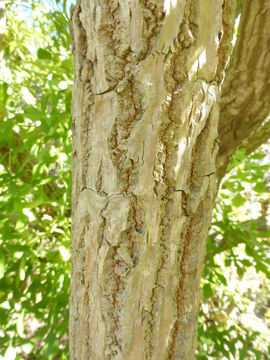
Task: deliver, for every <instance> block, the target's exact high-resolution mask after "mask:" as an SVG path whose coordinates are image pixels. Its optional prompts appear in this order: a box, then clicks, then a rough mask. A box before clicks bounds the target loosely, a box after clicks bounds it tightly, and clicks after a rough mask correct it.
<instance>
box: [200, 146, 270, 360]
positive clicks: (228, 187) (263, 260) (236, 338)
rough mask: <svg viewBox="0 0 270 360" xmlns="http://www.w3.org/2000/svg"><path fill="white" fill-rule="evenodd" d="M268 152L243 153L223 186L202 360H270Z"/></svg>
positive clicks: (206, 285) (207, 278)
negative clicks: (269, 355)
mask: <svg viewBox="0 0 270 360" xmlns="http://www.w3.org/2000/svg"><path fill="white" fill-rule="evenodd" d="M268 150H269V149H268V146H265V147H264V148H262V149H259V150H258V151H257V152H256V153H254V154H252V155H250V156H246V154H245V152H244V151H243V150H240V151H238V152H237V153H236V154H235V156H234V158H233V160H232V162H231V165H230V169H231V171H230V173H229V174H228V175H227V177H226V179H225V181H224V182H223V185H222V189H221V191H220V194H219V198H218V202H217V205H216V209H215V213H214V217H213V222H212V231H211V233H210V236H209V239H208V244H207V256H206V266H205V271H204V278H203V280H202V282H203V295H204V303H203V305H202V311H201V318H200V324H199V340H200V354H199V356H198V359H217V358H220V357H221V356H222V357H221V358H225V359H236V358H237V359H238V358H239V359H267V358H268V354H269V350H270V341H269V339H270V321H269V320H270V318H269V315H268V316H267V305H268V306H269V304H270V296H269V295H268V294H269V290H270V282H269V279H270V276H269V275H270V272H269V269H270V257H269V254H270V251H269V250H270V243H269V236H270V231H269V228H268V227H267V208H268V205H269V200H270V199H269V191H268V192H267V191H266V190H267V189H268V184H267V180H268V179H267V176H268V174H269V169H270V166H269V161H268V163H265V162H266V161H267V160H266V161H265V159H267V153H268V152H269V151H268ZM250 219H252V220H250ZM260 299H263V300H261V301H262V302H263V303H264V305H262V306H259V308H258V309H257V311H255V308H256V303H259V300H260ZM256 313H257V314H256ZM257 315H258V316H257Z"/></svg>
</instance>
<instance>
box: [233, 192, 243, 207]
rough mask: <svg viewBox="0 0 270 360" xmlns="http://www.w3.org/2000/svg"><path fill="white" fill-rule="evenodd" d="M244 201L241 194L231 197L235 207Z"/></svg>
mask: <svg viewBox="0 0 270 360" xmlns="http://www.w3.org/2000/svg"><path fill="white" fill-rule="evenodd" d="M245 202H246V199H245V198H243V196H241V195H240V194H238V195H236V196H235V197H234V198H233V199H232V204H233V205H234V206H236V207H240V206H242V205H244V203H245Z"/></svg>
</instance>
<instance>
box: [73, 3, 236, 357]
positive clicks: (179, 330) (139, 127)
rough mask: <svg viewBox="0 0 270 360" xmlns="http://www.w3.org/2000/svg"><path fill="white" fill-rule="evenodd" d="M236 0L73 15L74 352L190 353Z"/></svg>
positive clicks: (85, 9) (100, 8) (87, 7)
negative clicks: (223, 84) (221, 94)
mask: <svg viewBox="0 0 270 360" xmlns="http://www.w3.org/2000/svg"><path fill="white" fill-rule="evenodd" d="M164 3H165V5H164ZM235 3H236V2H235V1H234V0H227V1H226V0H225V1H223V0H216V1H212V0H182V1H165V2H164V1H163V0H162V1H161V0H156V1H154V0H145V1H140V0H134V1H125V0H114V1H113V0H112V1H111V0H106V1H105V0H81V1H79V2H78V4H77V6H76V8H75V9H74V11H73V16H72V38H73V51H74V67H75V83H74V93H73V142H74V143H73V194H72V199H73V200H72V201H73V220H72V276H71V300H70V357H71V359H82V360H85V359H124V360H126V359H134V360H135V359H136V360H139V359H155V360H156V359H157V360H158V359H160V360H163V359H170V360H172V359H182V360H185V359H186V360H192V359H193V358H194V356H195V355H194V353H195V349H196V337H197V318H198V309H199V302H200V278H201V274H202V269H203V262H204V256H205V242H206V237H207V234H208V229H209V225H210V219H211V214H212V209H213V205H214V201H215V197H216V193H217V176H216V165H215V164H216V154H217V151H218V145H217V137H218V122H219V102H220V101H219V99H220V87H221V83H222V81H223V77H224V70H225V67H226V64H227V62H228V59H229V56H230V54H231V47H232V46H231V40H232V37H233V33H234V20H235V14H236V9H235Z"/></svg>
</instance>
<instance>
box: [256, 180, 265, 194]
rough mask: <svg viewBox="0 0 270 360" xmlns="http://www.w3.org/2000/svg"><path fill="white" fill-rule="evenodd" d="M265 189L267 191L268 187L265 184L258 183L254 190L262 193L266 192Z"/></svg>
mask: <svg viewBox="0 0 270 360" xmlns="http://www.w3.org/2000/svg"><path fill="white" fill-rule="evenodd" d="M265 189H266V185H265V183H263V182H260V183H257V184H256V185H255V186H254V188H253V190H254V191H256V192H257V193H262V192H264V191H265Z"/></svg>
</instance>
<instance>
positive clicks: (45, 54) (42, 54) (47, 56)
mask: <svg viewBox="0 0 270 360" xmlns="http://www.w3.org/2000/svg"><path fill="white" fill-rule="evenodd" d="M37 56H38V58H39V59H41V60H51V58H52V56H51V53H50V52H49V51H48V50H45V49H42V48H39V49H38V52H37Z"/></svg>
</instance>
